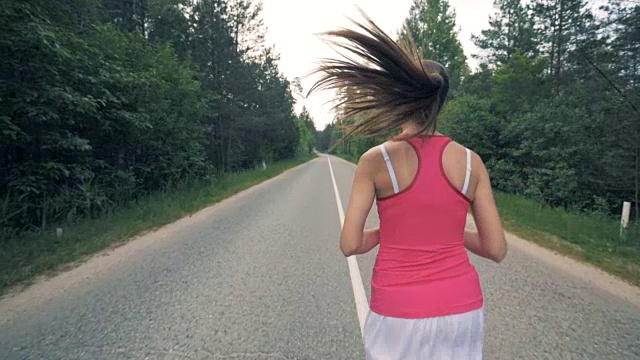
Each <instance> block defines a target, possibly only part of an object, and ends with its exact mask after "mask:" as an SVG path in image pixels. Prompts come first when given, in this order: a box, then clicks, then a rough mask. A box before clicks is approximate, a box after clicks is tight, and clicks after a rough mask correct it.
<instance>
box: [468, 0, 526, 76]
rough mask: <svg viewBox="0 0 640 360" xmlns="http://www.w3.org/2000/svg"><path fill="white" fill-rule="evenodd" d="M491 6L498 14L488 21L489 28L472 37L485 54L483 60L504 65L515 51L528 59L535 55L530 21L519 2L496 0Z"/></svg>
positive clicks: (518, 0) (514, 0)
mask: <svg viewBox="0 0 640 360" xmlns="http://www.w3.org/2000/svg"><path fill="white" fill-rule="evenodd" d="M494 7H495V8H497V9H498V11H497V13H496V14H495V15H493V16H492V17H491V18H490V19H489V26H490V28H489V29H486V30H482V32H481V35H479V36H475V35H474V36H472V39H473V41H474V43H475V44H476V46H478V47H479V48H480V49H482V50H484V52H485V53H486V55H485V56H484V57H483V59H484V60H485V61H487V62H488V63H490V64H493V65H498V64H504V63H506V62H508V61H509V59H510V58H511V56H512V55H513V54H514V53H515V52H516V51H518V50H519V51H520V52H522V53H523V54H525V55H527V56H529V57H535V56H537V55H538V53H539V50H538V46H537V43H536V39H535V33H534V19H533V16H531V15H530V14H529V12H528V11H527V9H526V8H525V7H524V6H523V5H522V2H521V0H496V1H494Z"/></svg>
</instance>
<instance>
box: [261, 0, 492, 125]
mask: <svg viewBox="0 0 640 360" xmlns="http://www.w3.org/2000/svg"><path fill="white" fill-rule="evenodd" d="M412 3H413V0H395V1H388V0H352V1H349V0H263V11H262V17H263V19H264V22H265V25H266V27H267V34H266V41H267V43H268V44H271V45H273V46H274V47H275V50H276V52H277V53H278V54H279V55H280V61H279V68H280V71H281V72H282V73H283V74H284V75H285V76H286V77H287V78H288V79H289V80H293V79H294V78H296V77H299V78H301V84H302V87H303V89H304V93H305V94H306V92H307V91H308V89H309V88H310V86H311V84H313V82H314V79H315V78H314V77H311V76H306V75H308V74H309V72H311V71H312V70H313V69H314V68H315V67H316V66H317V64H318V61H319V60H320V59H321V58H324V57H333V56H335V52H334V51H333V50H332V49H331V48H330V47H329V46H327V45H326V44H325V43H324V42H323V41H322V39H321V38H320V37H319V36H318V35H317V34H318V33H321V32H325V31H328V30H332V29H335V28H338V27H344V26H350V23H349V20H348V19H347V17H353V18H355V19H356V20H361V19H362V18H361V17H359V15H358V11H357V7H356V6H358V7H360V8H361V9H362V10H363V11H364V12H365V13H366V14H367V15H368V16H369V17H370V18H371V19H372V20H373V21H374V22H375V23H376V24H378V26H380V28H382V30H384V31H385V32H386V33H387V34H389V35H390V36H391V37H395V35H396V34H397V33H398V31H399V30H400V28H401V27H402V23H403V22H404V20H405V19H406V17H407V16H408V15H409V9H410V7H411V4H412ZM449 3H450V4H451V6H452V7H453V8H454V9H455V11H456V27H457V28H458V30H459V34H458V39H459V40H460V42H461V43H462V47H463V49H464V52H465V54H466V55H467V62H468V63H469V66H471V68H472V69H474V68H475V67H476V65H477V62H476V61H475V60H474V59H473V58H472V57H471V55H472V54H474V53H477V52H478V49H477V48H476V47H475V46H474V45H473V43H472V41H471V34H479V33H480V31H482V30H483V29H486V28H487V27H488V23H489V16H490V15H491V14H492V13H493V12H494V10H493V0H449ZM332 99H333V94H332V93H331V92H329V91H323V92H319V93H316V94H313V95H312V96H310V97H309V98H307V99H302V98H298V99H297V103H296V111H297V112H300V110H301V109H302V107H303V106H305V107H306V108H307V109H308V110H309V113H310V114H311V117H312V118H313V121H314V123H315V125H316V129H318V130H322V129H324V127H325V126H326V125H327V124H328V123H330V122H332V121H333V117H334V114H333V113H332V112H331V111H330V110H331V104H330V103H328V102H330V101H331V100H332Z"/></svg>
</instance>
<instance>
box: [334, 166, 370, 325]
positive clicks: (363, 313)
mask: <svg viewBox="0 0 640 360" xmlns="http://www.w3.org/2000/svg"><path fill="white" fill-rule="evenodd" d="M327 161H328V162H329V171H330V172H331V181H333V192H334V193H335V195H336V205H337V206H338V216H339V217H340V228H341V229H342V227H343V226H344V208H343V207H342V201H341V200H340V193H339V192H338V185H336V177H335V176H334V175H333V167H332V166H331V159H330V158H329V156H327ZM347 263H348V264H349V275H350V276H351V287H352V288H353V297H354V300H355V302H356V311H357V312H358V321H359V322H360V334H362V335H363V336H364V321H365V319H366V318H367V313H368V312H369V302H368V301H367V295H366V293H365V292H364V285H363V284H362V276H361V275H360V268H359V267H358V261H357V260H356V257H355V255H354V256H349V257H348V258H347Z"/></svg>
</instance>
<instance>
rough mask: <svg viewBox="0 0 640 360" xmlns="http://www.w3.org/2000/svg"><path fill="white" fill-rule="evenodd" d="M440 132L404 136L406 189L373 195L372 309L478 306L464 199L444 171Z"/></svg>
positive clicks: (403, 313) (453, 310)
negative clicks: (408, 148) (410, 170)
mask: <svg viewBox="0 0 640 360" xmlns="http://www.w3.org/2000/svg"><path fill="white" fill-rule="evenodd" d="M450 141H451V139H449V138H447V137H444V136H433V137H428V138H426V139H424V138H414V139H410V140H408V142H409V144H411V145H412V146H413V148H414V150H415V151H416V153H417V154H418V171H417V173H416V176H415V178H414V180H413V182H412V183H411V184H410V185H409V187H407V188H406V189H405V190H403V191H401V192H399V193H397V194H395V195H392V196H389V197H385V198H380V199H377V205H378V214H379V217H380V248H379V250H378V256H377V258H376V263H375V266H374V269H373V278H372V279H371V311H373V312H375V313H378V314H380V315H384V316H391V317H397V318H409V319H418V318H427V317H435V316H444V315H452V314H459V313H464V312H468V311H472V310H476V309H479V308H480V307H482V305H483V297H482V289H481V287H480V280H479V278H478V273H477V272H476V269H475V267H474V266H473V265H472V264H471V263H470V262H469V255H468V254H467V251H466V249H465V248H464V241H463V236H464V227H465V222H466V216H467V212H468V210H469V205H470V202H469V200H468V199H467V198H466V197H465V196H464V195H463V194H462V193H461V192H460V190H458V189H456V188H455V187H454V186H453V185H452V184H451V182H449V179H448V178H447V176H446V175H445V173H444V168H443V166H442V154H443V152H444V149H445V147H446V145H447V144H448V143H449V142H450Z"/></svg>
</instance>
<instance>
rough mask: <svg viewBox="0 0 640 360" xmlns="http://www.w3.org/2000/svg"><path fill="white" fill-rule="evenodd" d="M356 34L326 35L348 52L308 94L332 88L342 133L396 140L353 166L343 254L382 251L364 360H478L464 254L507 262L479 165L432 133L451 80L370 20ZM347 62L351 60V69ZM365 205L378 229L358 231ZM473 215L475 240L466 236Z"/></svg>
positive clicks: (472, 291)
mask: <svg viewBox="0 0 640 360" xmlns="http://www.w3.org/2000/svg"><path fill="white" fill-rule="evenodd" d="M355 24H356V25H357V26H358V27H359V28H360V29H361V30H363V32H357V31H353V30H346V29H344V30H339V31H332V32H329V33H327V34H328V35H329V36H331V37H333V38H336V39H340V40H346V41H342V42H341V43H339V42H334V44H336V45H337V46H339V47H340V48H342V49H343V50H347V51H348V52H350V53H351V54H350V56H349V57H347V59H346V60H326V61H325V62H324V63H323V64H322V65H321V66H320V68H319V70H318V71H319V72H321V73H322V76H321V78H320V80H319V81H318V82H317V83H316V85H315V86H314V87H313V89H312V91H315V90H317V89H321V88H332V89H339V90H341V91H339V92H338V93H339V97H340V98H339V106H341V107H342V109H343V111H344V115H345V118H355V117H356V116H357V117H358V118H359V119H360V120H359V121H358V122H356V123H355V124H354V125H353V127H352V129H351V131H350V134H360V135H364V136H374V135H383V134H388V133H390V132H392V131H394V130H396V129H400V130H401V134H400V135H399V136H397V137H395V138H393V139H391V140H390V141H387V142H385V143H384V144H382V145H380V146H377V147H375V148H372V149H370V150H369V151H367V152H366V153H365V154H364V155H362V157H361V158H360V161H359V162H358V166H357V169H356V174H355V179H354V183H353V189H352V193H351V199H350V201H349V206H348V209H347V213H346V217H345V221H344V228H343V230H342V235H341V237H340V248H341V249H342V252H343V253H344V255H345V256H351V255H356V254H364V253H366V252H368V251H370V250H371V249H373V248H375V247H376V246H377V245H378V244H379V245H380V248H379V251H378V256H377V258H376V263H375V267H374V271H373V278H372V280H371V311H370V313H369V314H368V317H367V319H366V323H365V329H364V345H365V352H366V355H367V359H386V360H388V359H402V360H412V359H416V360H418V359H420V360H423V359H456V360H459V359H481V358H482V343H483V296H482V290H481V287H480V281H479V279H478V274H477V272H476V269H475V267H474V266H473V265H472V264H471V263H470V262H469V256H468V254H467V252H466V250H465V248H466V249H467V250H469V251H471V252H473V253H475V254H477V255H479V256H482V257H485V258H488V259H491V260H494V261H496V262H500V261H502V260H503V259H504V257H505V255H506V252H507V244H506V241H505V238H504V231H503V229H502V224H501V221H500V217H499V215H498V211H497V209H496V205H495V202H494V199H493V194H492V190H491V184H490V181H489V176H488V173H487V170H486V168H485V166H484V164H483V162H482V160H481V159H480V157H479V156H478V155H476V154H475V153H473V152H471V151H470V150H468V149H466V148H465V147H463V146H462V145H460V144H457V143H455V142H453V141H451V139H449V138H447V137H446V136H443V135H442V134H440V133H438V132H437V131H436V122H437V116H438V113H439V112H440V110H441V109H442V107H443V105H444V103H445V100H446V97H447V92H448V90H449V80H448V76H447V73H446V71H445V69H444V68H443V67H442V66H441V65H440V64H438V63H436V62H434V61H423V60H421V59H420V58H419V56H418V55H417V52H416V50H415V46H413V43H412V42H411V41H410V40H407V41H400V42H398V43H396V42H394V41H393V40H392V39H391V38H389V37H388V36H387V35H386V34H384V32H383V31H382V30H381V29H380V28H378V27H377V26H376V25H375V24H374V23H373V22H372V21H371V20H369V19H368V18H367V22H366V25H363V24H360V23H355ZM353 57H359V58H360V59H359V60H354V59H353ZM374 198H375V199H376V202H377V207H378V214H379V217H380V227H379V228H377V229H373V230H367V231H363V229H364V224H365V220H366V218H367V215H368V214H369V211H370V210H371V207H372V204H373V201H374ZM469 208H471V210H472V213H473V217H474V219H475V223H476V227H477V232H475V231H468V230H465V222H466V219H467V213H468V210H469Z"/></svg>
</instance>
